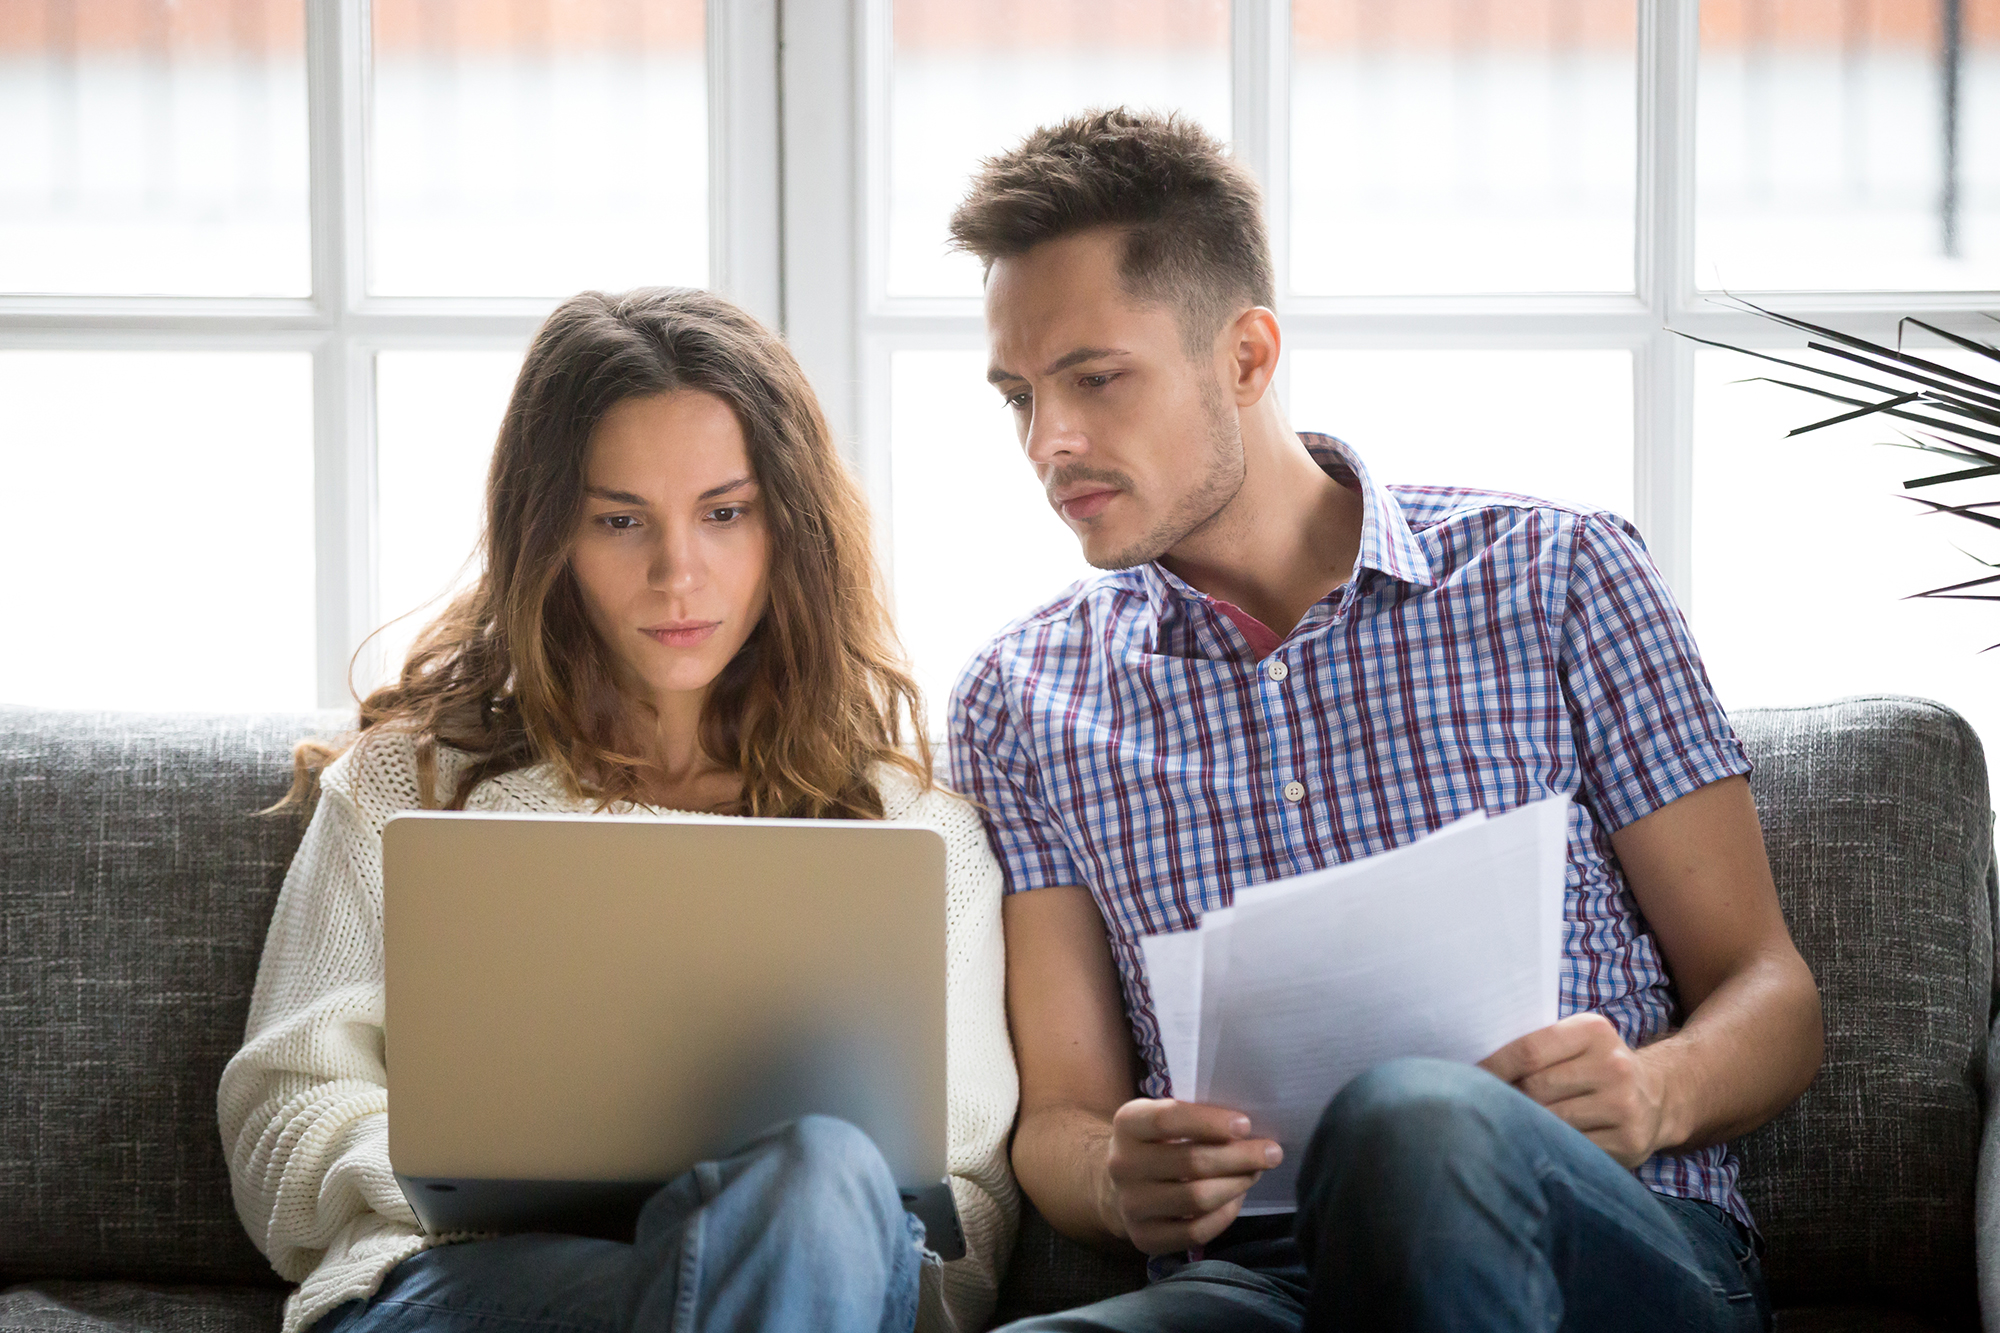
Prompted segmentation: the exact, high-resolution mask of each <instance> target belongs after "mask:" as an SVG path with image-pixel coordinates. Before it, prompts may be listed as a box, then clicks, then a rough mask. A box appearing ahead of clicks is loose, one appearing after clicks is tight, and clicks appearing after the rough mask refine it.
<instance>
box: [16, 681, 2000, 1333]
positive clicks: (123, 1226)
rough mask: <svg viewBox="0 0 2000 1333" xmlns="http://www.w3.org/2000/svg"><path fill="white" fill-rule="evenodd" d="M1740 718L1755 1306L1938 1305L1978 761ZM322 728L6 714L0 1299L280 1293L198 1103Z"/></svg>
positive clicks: (1982, 864) (1955, 737) (252, 965)
mask: <svg viewBox="0 0 2000 1333" xmlns="http://www.w3.org/2000/svg"><path fill="white" fill-rule="evenodd" d="M1735 722H1736V724H1737V727H1738V729H1739V730H1740V732H1741V733H1742V735H1743V738H1744V741H1745V743H1746V744H1747V745H1748V747H1749V749H1750V752H1751V755H1752V757H1753V758H1754V759H1755V760H1756V762H1757V766H1758V767H1757V772H1756V774H1755V776H1754V778H1753V783H1754V785H1755V787H1756V790H1757V798H1758V804H1759V808H1760V810H1761V811H1762V814H1763V819H1764V827H1765V839H1766V843H1767V845H1768V847H1769V849H1770V853H1771V861H1772V866H1773V869H1774V871H1775V872H1776V874H1777V877H1778V884H1779V891H1780V893H1781V895H1782V897H1783V899H1784V902H1785V908H1786V913H1787V916H1788V918H1789V919H1790V921H1791V924H1792V930H1793V934H1794V937H1795V938H1796V939H1797V940H1798V942H1799V947H1800V949H1801V951H1802V952H1804V954H1805V957H1806V961H1807V962H1808V963H1809V964H1811V965H1812V967H1813V971H1814V975H1815V976H1816V977H1817V978H1818V979H1819V983H1820V989H1821V994H1822V997H1823V999H1824V1003H1825V1009H1826V1024H1827V1059H1826V1066H1825V1068H1824V1069H1823V1070H1822V1072H1821V1074H1820V1076H1819V1079H1818V1080H1817V1081H1816V1082H1815V1083H1814V1085H1813V1087H1812V1088H1811V1089H1810V1090H1808V1091H1807V1093H1806V1095H1805V1096H1804V1097H1803V1098H1801V1099H1800V1101H1799V1103H1798V1104H1797V1105H1796V1106H1794V1107H1793V1108H1792V1109H1790V1110H1788V1111H1787V1112H1785V1113H1784V1114H1783V1115H1781V1116H1780V1117H1778V1119H1776V1120H1775V1121H1773V1122H1772V1123H1771V1124H1770V1125H1767V1126H1766V1127H1764V1128H1763V1129H1761V1130H1759V1131H1758V1132H1757V1133H1755V1134H1753V1135H1751V1136H1749V1137H1748V1138H1747V1139H1745V1140H1744V1141H1743V1142H1742V1143H1741V1144H1739V1145H1738V1151H1739V1153H1740V1155H1741V1157H1742V1161H1743V1187H1744V1192H1745V1194H1746V1196H1747V1197H1748V1198H1749V1201H1750V1206H1751V1208H1752V1210H1753V1211H1754V1212H1755V1213H1756V1215H1757V1219H1758V1221H1759V1223H1760V1225H1761V1226H1762V1228H1763V1230H1764V1233H1765V1235H1766V1237H1767V1238H1768V1239H1769V1241H1770V1247H1771V1248H1770V1254H1769V1256H1768V1258H1767V1265H1768V1271H1769V1273H1770V1276H1771V1279H1772V1283H1773V1286H1774V1289H1775V1293H1774V1294H1776V1295H1777V1296H1778V1297H1779V1299H1780V1300H1781V1301H1782V1302H1784V1303H1801V1302H1808V1301H1811V1302H1829V1301H1844V1300H1863V1299H1867V1300H1876V1301H1885V1302H1890V1303H1894V1304H1899V1305H1904V1306H1913V1307H1919V1308H1931V1309H1934V1310H1936V1311H1937V1312H1939V1313H1949V1314H1963V1313H1965V1312H1967V1311H1969V1310H1970V1308H1971V1302H1972V1299H1973V1295H1972V1293H1973V1258H1972V1254H1973V1241H1972V1191H1973V1181H1974V1179H1975V1174H1976V1163H1977V1155H1978V1145H1979V1131H1980V1120H1981V1108H1982V1105H1983V1095H1982V1094H1983V1087H1984V1082H1983V1080H1984V1078H1985V1073H1986V1056H1985V1053H1986V1046H1985V1042H1986V1035H1987V1028H1988V1021H1989V1017H1990V1014H1991V1008H1992V1003H1993V996H1994V993H1995V985H1994V981H1995V952H1994V926H1993V907H1992V901H1991V899H1990V897H1989V893H1990V892H1991V890H1990V888H1989V882H1990V877H1991V874H1992V827H1991V821H1990V815H1989V811H1988V800H1987V793H1986V774H1985V767H1984V761H1983V759H1982V757H1981V754H1980V749H1979V742H1978V740H1977V738H1976V737H1974V736H1973V734H1972V732H1971V730H1970V729H1969V728H1968V727H1967V726H1966V725H1965V723H1964V722H1963V721H1962V720H1960V719H1959V718H1958V717H1957V716H1956V715H1955V714H1952V713H1950V712H1949V711H1947V710H1945V709H1943V708H1940V707H1938V706H1937V705H1935V704H1928V703H1924V702H1921V701H1918V700H1909V699H1889V698H1875V699H1851V700H1843V701H1841V702H1838V703H1833V704H1827V705H1823V706H1819V707H1814V708H1798V709H1769V710H1749V711H1745V712H1742V713H1739V714H1737V715H1736V717H1735ZM338 724H339V719H338V718H337V717H335V716H332V715H324V714H321V715H313V714H307V715H292V716H272V715H266V716H230V717H203V716H141V715H131V714H77V713H56V712H44V711H36V710H27V709H10V708H0V1285H5V1283H6V1282H7V1281H10V1280H18V1279H22V1278H26V1277H60V1276H71V1277H111V1276H117V1277H126V1278H134V1279H151V1280H156V1281H180V1282H192V1281H215V1282H271V1281H274V1280H275V1279H273V1278H272V1276H271V1272H270V1269H269V1267H268V1266H267V1265H266V1264H265V1263H264V1260H263V1258H262V1257H261V1256H260V1255H259V1254H258V1253H257V1252H256V1250H255V1249H254V1248H252V1246H251V1245H250V1242H249V1241H248V1239H247V1238H246V1237H245V1235H244V1233H243V1229H242V1226H241V1225H240V1223H239V1222H238V1221H237V1218H236V1215H235V1211H234V1209H233V1207H232V1205H231V1203H230V1197H229V1180H228V1173H227V1169H226V1167H225V1165H224V1162H223V1158H222V1148H221V1143H220V1140H219V1138H218V1136H217V1133H216V1129H215V1087H216V1081H217V1079H218V1078H219V1077H220V1076H221V1072H222V1066H223V1065H224V1064H225V1063H226V1062H227V1061H228V1059H229V1057H230V1056H231V1055H232V1054H234V1052H235V1050H236V1047H237V1046H238V1044H239V1043H240V1042H241V1040H242V1033H243V1018H244V1014H245V1011H246V1010H247V1008H248V1005H249V997H250V988H251V985H252V983H253V981H254V979H255V976H256V970H257V960H258V955H259V953H260V951H261V950H262V948H263V942H264V933H265V929H266V925H267V923H268V921H269V917H270V912H271V904H272V902H273V900H274V899H275V897H276V894H277V890H278V886H279V885H280V883H281V882H282V881H283V878H284V872H285V867H286V865H287V864H288V863H289V861H290V859H291V854H292V850H293V848H294V847H295V846H296V844H297V841H298V836H299V828H298V825H297V823H296V822H295V821H293V820H291V819H285V818H277V819H274V818H268V817H259V816H257V815H256V814H254V813H253V812H255V811H256V810H258V809H260V808H262V807H264V806H267V805H269V804H270V803H271V802H272V801H274V800H275V799H276V798H277V797H278V796H279V794H281V793H282V792H283V790H284V787H285V782H286V777H287V774H288V772H289V765H290V747H291V744H292V742H293V741H294V740H296V739H298V738H299V737H300V736H303V735H306V734H308V733H310V732H312V731H315V730H327V729H331V728H333V727H336V726H337V725H338ZM1024 1257H1026V1258H1027V1259H1028V1263H1027V1265H1026V1266H1027V1267H1030V1268H1032V1267H1036V1266H1037V1265H1036V1264H1035V1262H1034V1259H1033V1256H1024Z"/></svg>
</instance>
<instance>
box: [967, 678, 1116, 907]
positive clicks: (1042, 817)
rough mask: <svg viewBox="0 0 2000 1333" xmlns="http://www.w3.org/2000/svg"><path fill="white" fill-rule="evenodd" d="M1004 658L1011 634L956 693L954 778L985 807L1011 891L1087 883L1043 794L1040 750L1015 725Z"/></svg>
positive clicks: (989, 837) (983, 811) (989, 832)
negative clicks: (1037, 756) (1036, 750)
mask: <svg viewBox="0 0 2000 1333" xmlns="http://www.w3.org/2000/svg"><path fill="white" fill-rule="evenodd" d="M1005 661H1006V658H1005V653H1004V641H1003V643H996V644H994V645H992V646H990V647H988V648H987V649H986V650H985V651H984V652H982V653H980V655H979V656H977V657H975V658H973V660H972V661H971V662H970V663H968V664H967V665H966V668H965V671H964V672H963V673H962V674H961V675H960V676H959V678H958V685H957V687H956V688H954V689H953V690H952V692H951V712H950V721H949V723H948V725H949V727H950V733H951V734H950V737H949V745H950V760H951V785H952V786H953V787H954V788H955V789H957V791H958V792H959V793H960V794H962V795H964V796H967V797H970V798H971V800H972V802H973V804H974V805H976V806H977V807H978V808H979V811H980V814H981V816H982V817H983V818H984V820H985V823H986V836H987V840H988V841H989V842H991V843H992V845H993V855H994V857H995V858H996V859H997V860H998V861H999V862H1000V873H1001V875H1002V877H1003V879H1004V881H1005V884H1006V890H1007V892H1008V893H1025V892H1027V891H1028V890H1029V889H1042V888H1049V887H1052V886H1055V885H1061V884H1083V883H1084V879H1083V877H1082V875H1080V874H1079V873H1078V872H1077V868H1076V863H1075V862H1074V861H1072V860H1071V859H1070V854H1069V847H1068V845H1067V844H1066V843H1065V842H1064V840H1063V836H1062V823H1061V821H1060V820H1059V819H1058V818H1057V817H1056V815H1055V813H1054V811H1052V810H1051V809H1050V808H1049V806H1048V803H1047V801H1046V800H1045V798H1044V795H1043V792H1044V790H1045V789H1044V786H1043V783H1042V777H1041V772H1040V769H1039V766H1038V765H1037V763H1036V761H1035V756H1034V752H1033V750H1032V748H1031V747H1030V746H1029V745H1028V743H1027V738H1026V737H1024V736H1023V735H1022V734H1021V733H1020V731H1019V729H1018V728H1017V726H1016V724H1015V721H1014V717H1013V712H1012V707H1011V702H1010V700H1009V697H1008V696H1009V691H1008V689H1007V684H1008V682H1007V677H1006V667H1005Z"/></svg>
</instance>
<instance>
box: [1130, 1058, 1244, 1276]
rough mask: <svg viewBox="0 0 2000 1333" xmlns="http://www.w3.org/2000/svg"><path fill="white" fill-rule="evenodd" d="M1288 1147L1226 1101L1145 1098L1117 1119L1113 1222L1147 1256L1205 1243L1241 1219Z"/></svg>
mask: <svg viewBox="0 0 2000 1333" xmlns="http://www.w3.org/2000/svg"><path fill="white" fill-rule="evenodd" d="M1283 1160H1284V1150H1283V1149H1282V1148H1280V1147H1279V1146H1278V1144H1277V1143H1276V1142H1274V1141H1273V1140H1271V1139H1267V1138H1255V1137H1252V1131H1251V1126H1250V1117H1249V1116H1247V1115H1244V1114H1242V1113H1241V1112H1239V1111H1231V1110H1228V1109H1226V1108H1224V1107H1220V1106H1203V1105H1201V1104H1199V1103H1196V1102H1185V1101H1171V1100H1165V1099H1155V1098H1145V1097H1142V1098H1138V1099H1136V1100H1134V1101H1129V1102H1127V1103H1125V1105H1123V1106H1121V1107H1119V1108H1118V1113H1117V1114H1116V1115H1115V1116H1113V1117H1112V1120H1111V1154H1110V1163H1111V1180H1112V1184H1113V1190H1112V1193H1111V1196H1110V1197H1109V1198H1108V1199H1106V1200H1105V1201H1104V1203H1103V1205H1102V1206H1103V1208H1104V1210H1105V1211H1106V1212H1107V1214H1108V1215H1107V1216H1106V1217H1105V1219H1104V1223H1105V1227H1106V1229H1107V1230H1109V1231H1111V1232H1112V1233H1113V1234H1114V1235H1123V1236H1125V1237H1126V1238H1127V1239H1128V1240H1130V1241H1131V1242H1132V1244H1133V1245H1135V1246H1137V1247H1138V1248H1139V1249H1141V1250H1143V1251H1144V1252H1145V1253H1147V1254H1166V1253H1168V1252H1170V1251H1173V1250H1186V1249H1192V1248H1193V1247H1194V1246H1197V1245H1205V1244H1207V1243H1208V1242H1209V1241H1211V1240H1213V1239H1215V1237H1216V1236H1218V1235H1219V1234H1221V1232H1222V1230H1223V1228H1225V1227H1227V1226H1228V1225H1229V1224H1230V1223H1231V1222H1234V1221H1235V1220H1236V1215H1237V1213H1238V1212H1239V1211H1240V1210H1241V1208H1242V1205H1243V1196H1244V1195H1245V1194H1247V1193H1248V1192H1249V1190H1250V1187H1251V1186H1253V1185H1255V1184H1256V1183H1257V1179H1258V1177H1259V1176H1260V1175H1261V1174H1262V1173H1263V1172H1264V1171H1266V1170H1269V1169H1270V1168H1271V1167H1274V1166H1277V1165H1278V1164H1279V1163H1280V1162H1282V1161H1283Z"/></svg>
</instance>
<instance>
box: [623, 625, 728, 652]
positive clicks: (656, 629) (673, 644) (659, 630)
mask: <svg viewBox="0 0 2000 1333" xmlns="http://www.w3.org/2000/svg"><path fill="white" fill-rule="evenodd" d="M721 627H722V622H721V621H720V620H688V621H681V622H679V623H677V624H673V625H654V626H651V627H650V628H647V629H643V630H640V631H639V632H640V633H641V634H644V635H645V636H647V637H648V638H650V639H652V640H653V642H655V643H658V644H662V645H664V646H665V647H668V648H692V647H694V646H695V645H696V644H698V643H700V642H701V641H702V640H704V639H706V638H707V637H708V636H709V635H711V634H713V633H715V631H716V630H718V629H720V628H721Z"/></svg>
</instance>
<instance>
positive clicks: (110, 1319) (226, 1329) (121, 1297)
mask: <svg viewBox="0 0 2000 1333" xmlns="http://www.w3.org/2000/svg"><path fill="white" fill-rule="evenodd" d="M284 1300H285V1293H284V1292H282V1291H273V1290H271V1289H270V1288H268V1287H151V1286H142V1285H140V1284H138V1283H134V1282H32V1283H25V1284H23V1285H21V1286H18V1287H14V1288H12V1289H10V1290H7V1291H0V1333H271V1330H272V1329H274V1328H276V1327H277V1326H278V1307H279V1306H280V1305H282V1304H283V1303H284Z"/></svg>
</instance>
